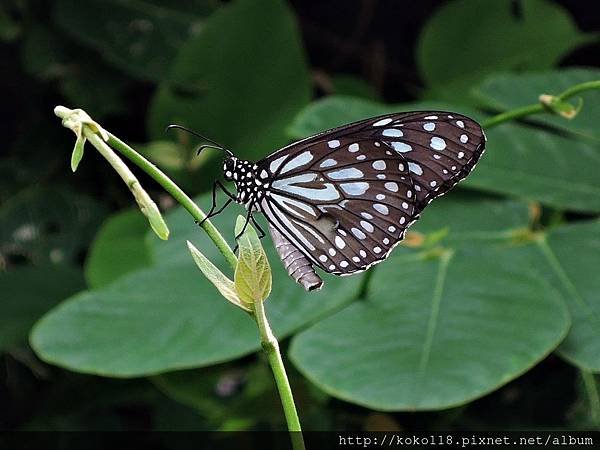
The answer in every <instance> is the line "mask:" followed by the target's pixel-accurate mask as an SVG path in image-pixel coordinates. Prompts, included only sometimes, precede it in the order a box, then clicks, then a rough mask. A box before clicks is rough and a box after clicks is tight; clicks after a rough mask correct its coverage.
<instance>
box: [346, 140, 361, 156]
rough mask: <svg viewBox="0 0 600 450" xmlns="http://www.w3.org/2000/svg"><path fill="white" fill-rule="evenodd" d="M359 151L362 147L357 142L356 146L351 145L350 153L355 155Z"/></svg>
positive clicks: (349, 147)
mask: <svg viewBox="0 0 600 450" xmlns="http://www.w3.org/2000/svg"><path fill="white" fill-rule="evenodd" d="M359 150H360V147H359V146H358V144H357V143H356V142H355V143H354V144H350V145H349V146H348V151H349V152H350V153H355V152H357V151H359Z"/></svg>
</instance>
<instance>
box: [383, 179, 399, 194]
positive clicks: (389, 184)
mask: <svg viewBox="0 0 600 450" xmlns="http://www.w3.org/2000/svg"><path fill="white" fill-rule="evenodd" d="M384 186H385V188H386V189H387V190H388V191H391V192H398V184H397V183H394V182H393V181H388V182H387V183H385V184H384Z"/></svg>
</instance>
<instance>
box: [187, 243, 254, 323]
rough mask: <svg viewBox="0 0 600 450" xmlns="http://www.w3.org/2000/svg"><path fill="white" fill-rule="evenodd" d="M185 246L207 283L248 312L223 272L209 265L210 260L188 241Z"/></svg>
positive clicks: (211, 264)
mask: <svg viewBox="0 0 600 450" xmlns="http://www.w3.org/2000/svg"><path fill="white" fill-rule="evenodd" d="M187 245H188V248H189V250H190V253H191V254H192V258H194V262H195V263H196V265H197V266H198V268H199V269H200V270H201V271H202V273H203V274H204V276H205V277H206V278H208V281H210V282H211V283H212V284H213V285H214V286H215V287H216V288H217V289H218V290H219V292H220V293H221V295H222V296H223V297H225V298H226V299H227V300H228V301H230V302H231V303H233V304H234V305H236V306H239V307H240V308H242V309H244V310H246V311H250V308H248V306H246V305H245V304H244V303H243V302H242V300H241V299H240V296H239V295H238V293H237V291H236V288H235V284H234V283H233V281H231V280H230V279H229V278H227V277H226V276H225V275H224V274H223V272H221V271H220V270H219V269H218V268H217V267H216V266H215V265H214V264H213V263H211V262H210V260H208V259H207V258H206V256H204V255H203V254H202V253H201V252H200V250H198V249H197V248H196V247H194V245H193V244H192V243H191V242H190V241H188V242H187Z"/></svg>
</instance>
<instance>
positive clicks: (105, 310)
mask: <svg viewBox="0 0 600 450" xmlns="http://www.w3.org/2000/svg"><path fill="white" fill-rule="evenodd" d="M222 200H223V199H222V198H221V199H220V201H222ZM199 203H200V204H202V205H205V204H210V196H204V197H202V198H201V199H200V200H199ZM236 216H237V212H236V208H235V207H234V206H232V207H230V208H228V209H227V210H226V211H225V212H223V213H222V214H220V215H219V216H218V217H216V218H215V220H214V223H215V225H216V226H217V227H218V228H219V229H220V230H226V229H231V227H232V225H233V223H234V222H235V218H236ZM166 219H167V222H168V224H169V228H170V229H171V231H172V238H171V239H169V240H168V241H166V242H165V241H160V240H159V239H158V238H156V237H154V235H153V234H152V233H150V232H149V234H148V236H149V237H148V239H149V240H150V242H151V251H152V258H153V261H155V262H156V263H155V264H156V265H155V266H153V267H151V268H147V269H143V270H138V271H136V272H133V273H130V274H128V275H125V276H123V277H121V278H119V279H117V280H116V281H114V282H113V283H111V284H110V285H106V286H103V287H102V288H100V289H96V290H93V291H89V292H85V293H82V294H79V295H77V296H75V297H72V298H71V299H69V300H67V301H66V302H63V303H62V304H61V305H60V306H58V307H57V308H55V309H53V310H52V311H51V312H50V313H49V314H47V315H46V316H44V318H42V320H40V321H39V322H38V323H37V325H36V327H35V329H34V332H33V334H32V338H31V341H32V345H33V347H34V350H35V351H36V352H37V353H38V355H39V356H40V357H41V358H42V359H44V360H46V361H49V362H51V363H54V364H57V365H60V366H63V367H67V368H69V369H71V370H76V371H80V372H87V373H97V374H104V375H109V376H120V377H124V376H127V377H132V376H143V375H149V374H156V373H160V372H165V371H170V370H176V369H182V368H193V367H203V366H208V365H211V364H215V363H218V362H224V361H230V360H232V359H236V358H239V357H241V356H244V355H247V354H248V353H251V352H254V351H257V350H258V349H259V340H258V334H257V331H256V324H255V323H254V322H253V321H252V319H251V318H250V317H248V315H247V314H243V313H242V312H241V311H239V310H238V308H234V307H232V305H230V304H229V303H228V302H225V301H223V299H222V298H221V296H220V294H219V293H218V291H217V290H216V289H215V288H214V286H213V285H212V284H211V283H210V282H209V281H208V280H207V279H205V278H204V277H202V276H199V274H198V269H197V268H196V267H195V265H194V263H193V261H192V260H191V259H190V256H189V253H188V250H187V248H186V244H185V241H186V240H189V241H193V242H194V244H195V245H196V247H197V248H198V249H200V250H201V251H202V253H203V254H204V255H205V256H206V257H207V258H208V259H210V260H211V261H212V262H214V263H215V265H216V266H217V267H219V268H220V269H221V270H222V271H223V272H224V273H227V270H228V265H227V263H226V262H225V261H224V259H223V257H222V256H221V254H220V253H219V252H218V250H217V249H216V247H215V246H214V244H213V243H212V242H211V241H210V240H209V239H208V238H207V237H206V235H205V233H203V232H202V230H200V229H199V228H198V226H197V225H196V224H195V223H194V221H193V219H192V218H191V217H190V216H189V214H188V213H186V212H185V211H184V210H183V209H182V208H177V209H176V210H175V211H174V212H173V213H171V214H169V215H168V216H167V217H166ZM265 245H266V248H267V249H268V255H269V258H270V259H271V261H275V262H273V264H272V271H273V288H272V292H271V295H270V297H271V301H269V302H267V303H266V304H265V308H266V310H267V315H268V317H269V319H270V322H271V325H272V327H273V331H274V333H275V334H276V335H277V336H278V337H280V338H282V339H283V338H285V337H286V336H289V335H290V334H291V333H293V332H295V331H296V330H298V329H300V328H301V327H303V326H306V324H308V323H310V322H312V321H315V320H317V319H318V318H320V317H323V316H324V315H327V314H328V313H329V312H331V311H333V310H336V309H337V308H339V307H340V306H341V305H343V304H345V303H348V302H350V301H352V300H354V298H355V297H356V295H357V292H358V289H359V285H360V283H361V281H362V277H361V276H355V277H351V278H339V277H335V276H324V279H325V283H326V285H325V287H324V288H323V289H322V290H321V291H319V292H316V293H315V292H312V293H308V292H305V291H304V290H303V289H302V288H301V287H300V286H298V285H297V284H296V283H295V282H294V281H293V280H292V279H291V278H290V277H289V276H288V275H287V272H286V271H285V268H284V267H283V264H282V263H281V262H280V261H278V260H277V259H278V257H277V255H276V252H275V249H274V248H273V245H272V244H271V243H269V244H265ZM273 258H275V259H273Z"/></svg>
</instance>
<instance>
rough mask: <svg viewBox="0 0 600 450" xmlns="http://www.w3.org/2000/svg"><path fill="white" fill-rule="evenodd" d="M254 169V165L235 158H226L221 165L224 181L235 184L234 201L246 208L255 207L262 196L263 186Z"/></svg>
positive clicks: (255, 167)
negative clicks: (235, 193)
mask: <svg viewBox="0 0 600 450" xmlns="http://www.w3.org/2000/svg"><path fill="white" fill-rule="evenodd" d="M256 169H257V165H256V164H254V163H252V162H250V161H246V160H244V159H238V158H236V157H235V156H232V157H229V158H227V159H226V160H225V162H224V163H223V172H224V176H225V179H226V180H227V181H233V182H234V183H235V188H236V191H237V195H236V198H235V201H236V202H237V203H240V204H242V205H244V206H246V207H249V206H250V205H254V206H255V207H256V205H257V204H258V202H260V200H261V199H262V197H263V195H264V188H265V185H264V183H263V182H262V181H261V180H259V178H258V177H257V176H256Z"/></svg>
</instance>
